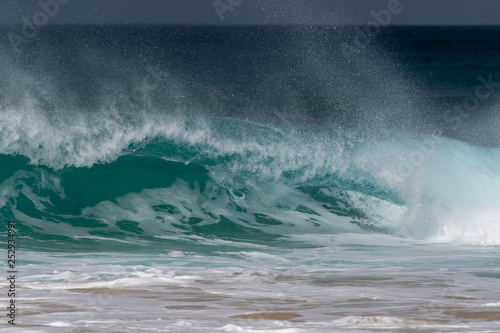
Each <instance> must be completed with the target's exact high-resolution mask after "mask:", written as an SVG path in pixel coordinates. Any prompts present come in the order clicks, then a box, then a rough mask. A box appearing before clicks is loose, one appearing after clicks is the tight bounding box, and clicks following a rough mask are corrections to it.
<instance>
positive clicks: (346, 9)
mask: <svg viewBox="0 0 500 333" xmlns="http://www.w3.org/2000/svg"><path fill="white" fill-rule="evenodd" d="M216 1H218V3H219V6H222V7H223V20H222V21H221V18H220V16H219V15H218V13H217V10H216V9H215V7H214V5H213V2H214V0H40V1H39V0H12V1H2V2H1V3H0V23H4V24H16V23H17V24H23V17H24V18H28V22H33V20H35V21H37V20H38V21H40V22H45V21H48V23H50V24H54V23H64V24H68V23H70V24H102V23H108V24H120V23H121V24H123V23H127V24H138V23H140V24H144V23H149V24H290V23H294V24H346V23H352V24H365V23H368V22H370V21H373V20H374V16H373V15H372V14H371V12H374V13H380V16H379V20H380V22H383V23H384V24H385V23H388V24H422V25H426V24H440V25H448V24H460V25H462V24H495V25H497V24H499V23H500V0H399V1H398V0H216ZM398 2H399V5H398ZM42 4H46V5H45V6H42ZM224 6H225V7H224ZM43 7H45V12H43ZM388 7H390V8H391V9H392V12H393V13H391V14H390V16H389V15H387V14H388V13H390V12H389V11H387V9H388ZM44 20H45V21H44Z"/></svg>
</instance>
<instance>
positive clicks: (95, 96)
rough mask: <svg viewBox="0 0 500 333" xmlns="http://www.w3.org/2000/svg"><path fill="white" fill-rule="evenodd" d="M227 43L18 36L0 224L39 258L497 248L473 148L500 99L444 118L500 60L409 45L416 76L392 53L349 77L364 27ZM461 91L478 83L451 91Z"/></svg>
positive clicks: (194, 34)
mask: <svg viewBox="0 0 500 333" xmlns="http://www.w3.org/2000/svg"><path fill="white" fill-rule="evenodd" d="M228 29H229V28H207V27H195V28H189V29H188V28H186V27H140V26H139V27H58V26H56V27H46V28H44V29H40V30H39V31H38V32H37V35H36V36H35V37H33V38H31V39H29V40H23V42H22V43H20V40H17V44H16V43H15V41H16V40H12V38H10V37H12V36H13V35H12V33H13V31H14V32H15V29H14V30H12V31H11V30H9V31H8V33H5V34H4V35H5V36H7V37H9V36H10V37H9V38H10V39H9V38H7V39H4V40H1V41H0V44H1V45H3V47H2V49H1V50H0V65H2V66H1V68H2V76H1V77H0V166H1V167H0V215H1V218H2V219H3V220H10V219H15V220H18V221H19V228H20V229H19V230H20V234H22V235H24V236H25V237H26V243H25V244H30V246H33V247H42V248H44V247H49V248H50V247H55V248H58V249H60V248H63V249H66V248H67V247H68V244H71V245H72V247H73V248H75V249H79V248H80V249H83V250H90V249H94V248H95V249H106V250H116V249H120V250H124V249H125V250H126V249H131V248H136V247H139V248H141V249H142V248H158V247H168V248H171V249H180V250H186V251H196V250H197V249H200V250H203V251H206V250H210V251H220V249H221V248H224V247H237V248H241V247H255V246H292V247H293V246H299V245H298V244H301V246H306V247H307V246H311V245H315V244H309V243H308V242H310V241H311V239H313V238H314V237H309V238H307V237H306V238H307V239H309V240H304V239H305V238H304V237H303V235H308V234H342V233H356V234H363V235H368V236H367V237H370V235H373V234H384V235H390V236H394V237H403V238H406V239H417V240H424V241H432V242H450V243H466V244H481V245H500V232H499V231H500V224H499V218H500V207H499V205H498V203H499V202H500V174H499V172H498V170H500V152H499V149H498V148H481V147H479V146H478V145H473V144H475V143H478V142H483V143H485V145H483V146H489V147H498V146H500V145H499V144H498V142H497V141H498V135H496V133H498V120H497V118H498V117H496V116H495V115H496V114H497V113H496V111H495V110H496V108H495V107H494V106H495V101H496V100H495V99H494V97H491V98H490V99H488V100H486V101H480V103H481V104H480V108H479V109H478V110H477V111H476V112H475V113H474V114H472V113H471V114H466V115H467V117H468V118H466V116H465V115H464V114H465V113H464V112H461V110H459V111H458V115H455V116H457V117H458V118H457V117H455V118H453V121H452V122H451V123H450V122H449V117H445V116H443V114H447V115H448V113H445V112H444V111H447V110H448V111H449V110H450V109H454V108H453V105H452V106H449V105H448V104H446V103H448V102H450V101H451V102H453V101H454V103H455V104H457V103H458V104H460V103H461V102H462V101H463V99H462V98H461V96H468V95H469V92H470V91H474V89H475V88H476V85H477V76H478V75H480V71H479V70H480V69H483V67H481V66H483V65H484V67H485V68H486V67H487V68H489V69H491V70H494V69H496V68H497V67H498V66H497V64H498V61H496V60H495V59H496V58H495V57H497V53H494V52H493V53H494V54H490V53H488V52H486V51H485V53H484V57H485V59H489V61H484V64H483V63H482V64H483V65H481V66H479V64H477V66H476V65H474V66H462V65H460V66H458V65H457V68H455V69H454V70H455V72H453V75H451V74H450V73H448V72H446V71H444V70H443V69H442V68H441V67H440V66H441V65H440V61H441V60H439V59H448V58H446V57H448V53H447V52H448V50H449V49H448V48H447V47H443V49H442V50H441V49H439V47H438V46H436V48H437V51H436V52H437V53H436V57H437V58H436V59H435V60H433V61H431V62H425V61H424V60H425V59H427V58H428V53H426V52H425V50H424V51H422V50H421V46H422V45H421V43H423V42H422V41H424V42H425V41H426V39H425V38H423V39H422V38H420V39H419V38H417V37H415V36H416V35H415V36H414V35H413V33H414V31H413V30H411V29H410V30H411V31H407V33H409V34H410V35H411V36H414V37H412V38H417V40H418V41H417V42H415V41H413V42H412V40H413V39H412V38H408V36H406V37H404V38H402V40H404V41H405V43H407V44H404V43H403V44H404V45H403V44H400V45H403V46H402V49H403V50H404V51H405V52H403V54H404V55H405V56H406V57H407V58H408V59H406V60H408V62H409V63H413V64H414V66H413V67H412V68H403V67H401V66H395V65H394V62H393V60H394V58H395V56H394V53H391V52H392V51H387V50H385V49H384V48H383V47H382V46H383V44H384V43H383V41H382V43H379V41H375V40H374V41H373V43H371V44H370V45H367V46H366V47H367V49H366V54H372V55H373V56H369V57H368V56H365V55H366V54H365V53H363V54H359V55H358V56H357V58H356V57H354V56H353V57H352V58H348V59H346V57H345V56H343V55H342V52H341V51H339V49H338V47H337V46H338V45H341V43H344V42H349V41H350V40H352V38H350V37H353V36H355V34H356V28H353V29H354V30H352V31H350V30H349V29H350V28H343V29H337V28H335V27H330V28H329V27H319V28H318V27H316V28H310V27H267V28H266V27H257V28H255V27H234V28H231V29H230V30H228ZM403 30H404V29H403ZM404 31H406V30H404ZM419 31H420V33H425V29H424V30H419ZM495 31H496V30H495ZM445 32H446V31H445ZM18 33H19V34H20V33H22V31H19V32H18ZM430 35H433V32H431V33H430ZM481 36H483V35H481ZM484 36H486V37H488V36H490V37H491V38H490V37H488V38H489V39H488V38H486V37H485V40H481V41H477V43H479V44H481V45H482V46H481V47H482V48H484V49H485V50H488V49H489V47H490V46H491V45H497V44H495V43H497V39H495V38H497V37H494V36H498V34H491V35H484ZM394 39H397V36H396V37H395V36H394V35H390V34H389V35H388V37H387V40H388V41H389V42H391V43H392V42H393V41H394ZM13 43H14V44H13ZM411 43H416V44H414V45H413V44H411ZM419 43H420V44H419ZM470 43H472V42H470V41H469V42H467V41H463V43H462V44H457V45H456V46H457V47H459V46H460V47H462V48H464V49H467V50H469V49H470V48H471V47H472V46H471V44H470ZM477 43H476V44H477ZM396 44H397V43H396ZM476 44H473V46H474V47H477V45H476ZM381 45H382V46H381ZM391 45H392V44H391ZM396 49H397V48H396ZM412 50H417V51H418V50H420V51H419V52H413V51H412ZM440 50H441V51H440ZM438 51H439V52H438ZM433 52H434V50H433ZM433 55H434V53H433ZM412 57H413V58H412ZM474 59H475V58H474ZM422 61H424V62H422ZM471 61H472V60H471ZM474 61H476V60H474ZM422 64H425V66H424V65H422ZM495 66H497V67H495ZM435 70H436V71H437V72H436V73H438V74H437V75H436V79H435V80H434V81H435V82H434V81H433V83H432V84H429V83H428V82H427V81H429V78H428V77H427V76H426V75H427V74H428V73H429V72H431V71H432V72H435ZM499 72H500V71H499ZM381 73H383V75H381ZM424 74H425V75H424ZM459 74H460V75H464V76H467V78H468V79H469V80H464V81H461V83H460V85H459V86H457V87H452V86H451V85H450V84H449V83H450V82H455V81H457V80H456V79H455V78H456V76H457V75H459ZM481 75H482V74H481ZM486 77H487V76H486ZM415 78H420V79H419V80H413V79H415ZM470 78H472V79H470ZM495 80H496V79H495ZM495 80H494V84H493V83H492V84H491V85H490V86H488V91H490V90H491V89H493V90H494V89H496V87H497V83H496V81H495ZM464 82H465V83H464ZM427 84H429V85H427ZM441 86H451V88H450V89H452V91H451V92H450V91H444V89H442V88H440V87H441ZM483 90H484V89H483ZM426 94H427V95H426ZM443 95H445V97H446V98H443ZM491 95H493V94H491ZM457 96H458V97H457ZM424 97H425V98H424ZM457 98H458V102H457ZM443 99H447V100H446V101H444V104H443V101H442V100H443ZM437 100H439V101H440V102H439V103H442V104H439V103H438V102H437ZM429 101H430V102H429ZM431 102H432V103H431ZM446 105H448V106H446ZM455 106H456V105H455ZM431 109H432V110H431ZM429 110H430V111H429ZM443 110H444V111H443ZM462 111H463V110H462ZM460 117H462V118H460ZM465 119H467V121H465ZM476 125H477V126H476ZM412 133H414V134H412ZM415 133H427V134H415ZM433 133H439V134H442V135H447V136H452V137H455V139H450V138H446V137H443V136H434V135H432V134H433ZM492 133H493V134H495V135H492ZM458 139H463V140H461V141H460V140H458ZM466 139H467V142H468V143H466V142H465V141H464V140H466ZM1 228H4V229H2V231H5V230H6V229H5V225H2V227H1ZM49 241H50V242H49ZM151 243H154V244H155V246H153V247H151V246H149V245H150V244H151ZM316 245H317V244H316Z"/></svg>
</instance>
